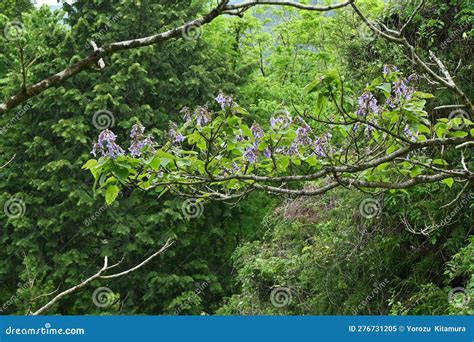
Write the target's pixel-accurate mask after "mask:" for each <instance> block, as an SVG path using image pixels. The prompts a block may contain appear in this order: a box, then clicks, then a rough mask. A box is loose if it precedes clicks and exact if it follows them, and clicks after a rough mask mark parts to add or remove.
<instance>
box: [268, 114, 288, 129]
mask: <svg viewBox="0 0 474 342" xmlns="http://www.w3.org/2000/svg"><path fill="white" fill-rule="evenodd" d="M292 122H293V118H292V117H291V116H290V113H288V111H286V110H285V112H284V115H279V116H277V117H271V118H270V126H272V128H273V129H277V128H281V127H284V128H286V127H288V126H290V125H291V123H292Z"/></svg>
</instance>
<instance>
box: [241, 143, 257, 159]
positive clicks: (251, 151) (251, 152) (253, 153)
mask: <svg viewBox="0 0 474 342" xmlns="http://www.w3.org/2000/svg"><path fill="white" fill-rule="evenodd" d="M257 157H258V144H257V143H253V144H252V145H251V146H250V147H247V149H246V150H245V152H244V158H245V159H247V160H248V162H249V163H251V164H253V163H255V162H256V161H257Z"/></svg>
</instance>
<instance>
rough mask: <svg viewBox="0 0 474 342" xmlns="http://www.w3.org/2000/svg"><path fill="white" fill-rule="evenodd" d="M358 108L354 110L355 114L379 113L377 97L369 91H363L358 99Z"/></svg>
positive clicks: (363, 115)
mask: <svg viewBox="0 0 474 342" xmlns="http://www.w3.org/2000/svg"><path fill="white" fill-rule="evenodd" d="M358 103H359V108H358V109H357V111H356V114H357V115H359V116H362V117H365V116H367V115H368V114H369V113H379V112H380V108H379V106H378V104H377V99H376V98H375V96H374V94H372V93H371V92H370V91H366V92H365V93H363V94H362V95H361V96H360V97H359V99H358Z"/></svg>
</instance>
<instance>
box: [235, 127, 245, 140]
mask: <svg viewBox="0 0 474 342" xmlns="http://www.w3.org/2000/svg"><path fill="white" fill-rule="evenodd" d="M243 134H244V133H243V132H242V130H241V129H239V135H237V136H236V138H235V139H236V140H237V141H238V142H242V141H244V140H245V138H244V135H243Z"/></svg>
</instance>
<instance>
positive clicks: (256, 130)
mask: <svg viewBox="0 0 474 342" xmlns="http://www.w3.org/2000/svg"><path fill="white" fill-rule="evenodd" d="M250 130H251V131H252V135H253V137H254V138H255V139H256V140H259V139H262V138H263V135H264V134H265V133H264V132H263V129H262V127H260V125H259V124H258V123H257V122H255V121H254V122H253V124H252V127H250Z"/></svg>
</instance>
